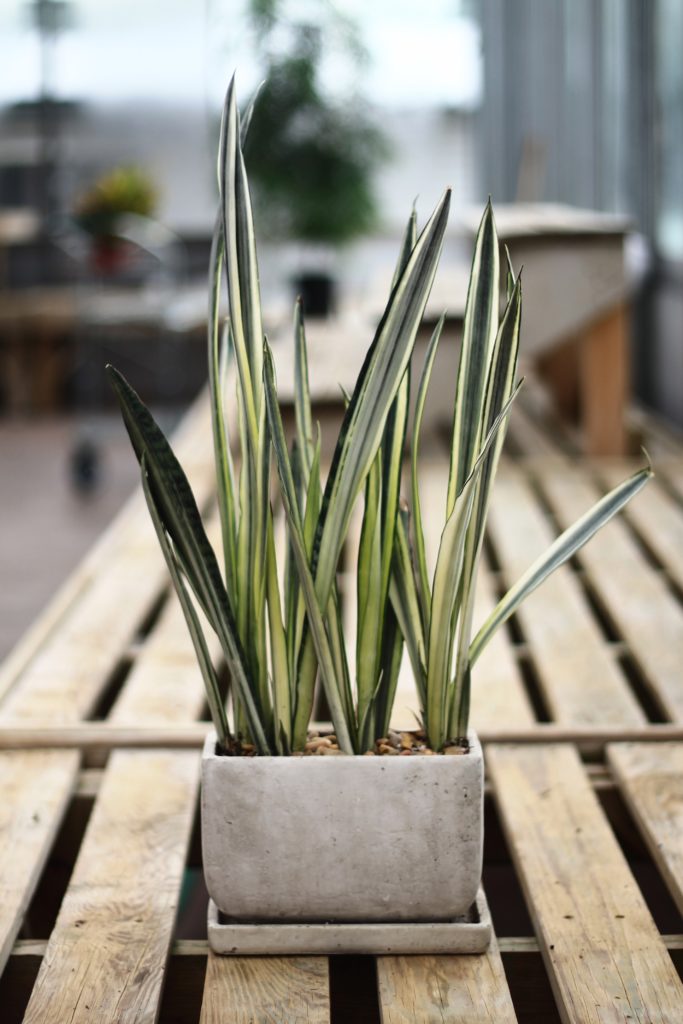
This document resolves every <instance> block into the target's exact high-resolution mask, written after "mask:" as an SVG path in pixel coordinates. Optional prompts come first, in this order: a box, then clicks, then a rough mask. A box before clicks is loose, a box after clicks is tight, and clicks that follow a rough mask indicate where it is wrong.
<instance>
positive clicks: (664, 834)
mask: <svg viewBox="0 0 683 1024" xmlns="http://www.w3.org/2000/svg"><path fill="white" fill-rule="evenodd" d="M607 756H608V758H609V763H610V765H611V766H612V769H613V771H614V774H615V775H616V777H617V780H618V782H619V786H620V788H621V791H622V793H623V794H624V796H625V798H626V801H627V803H628V805H629V807H630V808H631V811H632V812H633V815H634V817H635V819H636V821H637V822H638V825H639V827H640V829H641V831H642V833H643V836H644V838H645V841H646V842H647V845H648V847H649V849H650V853H651V854H652V858H653V860H654V861H655V863H656V864H657V866H658V868H659V870H660V871H661V872H662V875H663V876H664V878H665V880H666V883H667V885H668V887H669V891H670V892H671V894H672V896H673V898H674V900H675V901H676V905H677V906H678V909H679V910H680V912H681V913H682V914H683V743H659V744H656V745H655V744H652V745H650V744H646V743H619V744H614V746H610V747H608V748H607Z"/></svg>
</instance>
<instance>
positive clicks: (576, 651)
mask: <svg viewBox="0 0 683 1024" xmlns="http://www.w3.org/2000/svg"><path fill="white" fill-rule="evenodd" d="M544 464H545V463H544ZM572 518H573V517H572ZM489 531H490V535H491V538H492V540H493V543H494V546H495V549H496V552H497V554H498V558H499V560H500V563H501V566H502V569H503V573H504V575H505V578H506V582H507V583H508V585H512V584H513V583H514V582H515V581H516V580H517V579H518V577H519V576H521V575H522V573H523V572H524V571H525V570H526V569H527V568H528V567H529V566H530V565H531V564H532V562H533V561H534V560H535V559H536V558H537V557H538V556H539V555H540V554H541V553H542V551H544V550H545V549H546V548H547V547H548V546H549V545H550V544H551V543H552V541H553V540H554V539H555V536H556V535H557V531H556V530H554V529H553V528H552V526H551V525H550V524H549V523H548V521H547V518H546V517H545V516H544V514H543V512H542V511H541V508H540V506H539V503H538V500H537V498H536V496H535V495H534V494H533V491H532V490H531V488H530V486H529V484H528V482H527V481H526V480H525V478H524V475H523V474H522V473H521V471H520V470H518V469H513V468H512V466H510V465H509V464H507V465H505V466H504V467H503V468H501V470H500V472H499V475H498V479H497V481H496V486H495V488H494V494H493V499H492V502H491V513H490V518H489ZM517 617H518V620H519V622H520V624H521V627H522V631H523V633H524V636H525V638H526V640H527V641H528V643H529V648H530V654H531V657H532V660H533V664H534V666H535V668H536V672H537V675H538V680H539V686H540V688H541V690H542V693H543V696H544V698H545V701H546V704H547V706H548V709H549V711H550V714H551V716H552V718H553V719H555V720H556V721H558V722H561V723H562V724H571V725H582V724H590V723H596V724H597V723H600V724H616V725H637V724H640V723H643V722H644V721H645V716H644V714H643V712H642V710H641V708H640V705H639V704H638V702H637V701H636V699H635V697H634V696H633V694H632V692H631V690H630V688H629V686H628V684H627V682H626V679H625V677H624V675H623V673H622V672H621V671H620V669H619V667H618V665H617V664H616V662H615V660H614V658H613V656H612V654H611V652H610V651H609V650H608V649H607V645H606V643H605V640H604V638H603V635H602V633H601V631H600V629H599V627H598V625H597V623H596V621H595V618H594V616H593V613H592V610H591V609H590V607H589V605H588V603H587V601H586V598H585V596H584V594H583V592H582V590H581V586H580V584H579V582H578V580H577V579H576V577H575V576H574V574H573V573H572V571H571V569H570V568H568V567H566V566H563V567H562V568H560V569H558V570H557V571H556V572H554V573H553V574H552V576H550V577H549V578H548V579H547V580H546V581H545V582H544V583H543V584H542V585H541V586H540V587H539V588H538V590H537V591H535V593H533V594H532V595H531V596H530V597H529V598H527V600H526V601H525V602H524V603H523V604H522V606H521V608H520V609H519V611H518V612H517Z"/></svg>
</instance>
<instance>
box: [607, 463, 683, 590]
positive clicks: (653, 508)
mask: <svg viewBox="0 0 683 1024" xmlns="http://www.w3.org/2000/svg"><path fill="white" fill-rule="evenodd" d="M635 468H636V467H635V464H634V462H633V460H631V461H629V462H628V463H620V464H614V463H611V462H610V463H608V464H605V465H603V464H600V465H598V466H597V467H596V472H597V476H598V478H599V479H600V480H601V481H603V482H604V485H605V489H608V488H611V487H616V486H617V484H618V483H620V482H621V481H622V480H624V479H626V477H627V476H629V475H630V474H631V473H633V472H634V470H635ZM655 471H656V464H655ZM624 515H625V516H626V518H627V519H628V520H629V522H630V523H632V525H633V526H634V528H635V529H636V531H637V532H638V533H639V534H640V536H641V537H642V538H643V540H644V541H645V543H646V544H647V546H648V548H650V550H651V551H652V552H653V553H654V555H655V556H656V557H657V559H658V560H659V562H660V563H661V564H662V566H664V567H665V568H666V571H667V573H668V574H669V575H670V576H671V578H672V579H674V580H675V581H676V583H677V584H678V585H679V587H681V588H683V507H682V506H681V504H680V503H679V502H678V501H676V500H675V499H674V498H672V497H671V495H670V494H668V493H667V492H666V491H665V490H664V488H663V487H662V486H661V483H660V481H659V480H658V479H657V477H655V479H654V480H651V481H650V483H649V484H648V485H647V487H644V488H643V490H642V491H641V492H640V493H639V494H637V495H636V497H635V498H633V500H632V501H630V502H629V503H628V505H627V506H626V508H625V510H624Z"/></svg>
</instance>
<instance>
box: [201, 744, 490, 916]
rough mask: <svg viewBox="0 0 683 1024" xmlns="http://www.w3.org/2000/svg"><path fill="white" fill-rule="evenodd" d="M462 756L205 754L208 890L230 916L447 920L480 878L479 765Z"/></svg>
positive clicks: (473, 757) (465, 903) (472, 756)
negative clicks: (266, 755)
mask: <svg viewBox="0 0 683 1024" xmlns="http://www.w3.org/2000/svg"><path fill="white" fill-rule="evenodd" d="M469 740H470V750H469V752H468V753H467V754H462V755H459V756H458V755H442V756H434V757H425V756H420V755H413V756H411V757H400V756H399V757H390V756H384V757H379V756H376V757H362V756H360V757H315V756H314V757H225V756H218V755H217V754H216V736H215V734H213V733H212V734H211V735H210V736H209V737H208V738H207V741H206V745H205V747H204V753H203V759H202V797H201V808H202V847H203V859H204V875H205V878H206V884H207V888H208V890H209V894H210V895H211V897H212V898H213V900H214V902H215V903H216V905H217V907H218V909H219V910H220V911H221V912H222V914H223V915H224V916H225V917H226V918H229V919H230V920H233V921H252V922H258V921H281V922H307V921H308V922H316V921H340V922H341V921H382V922H390V921H451V920H453V918H455V917H460V916H462V915H464V914H466V913H467V911H468V910H469V908H470V906H471V905H472V903H473V902H474V900H475V896H476V893H477V888H478V885H479V882H480V879H481V867H482V848H483V795H484V769H483V758H482V751H481V747H480V745H479V742H478V740H477V737H476V735H475V734H474V733H471V734H470V736H469Z"/></svg>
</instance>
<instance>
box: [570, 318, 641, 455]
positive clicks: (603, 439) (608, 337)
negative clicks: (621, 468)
mask: <svg viewBox="0 0 683 1024" xmlns="http://www.w3.org/2000/svg"><path fill="white" fill-rule="evenodd" d="M628 346H629V340H628V327H627V320H626V308H625V306H624V304H623V303H618V304H617V305H616V306H614V307H613V308H612V309H611V310H609V312H607V313H605V314H603V315H602V316H600V317H599V318H598V320H596V321H594V322H593V323H591V324H589V325H588V326H587V327H586V328H585V330H584V331H583V332H582V337H581V343H580V356H579V378H580V386H581V416H582V420H583V430H584V435H585V439H584V444H585V451H586V454H587V455H625V454H626V453H627V450H628V438H627V435H626V423H625V412H626V401H627V395H628V387H629V349H628Z"/></svg>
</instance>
